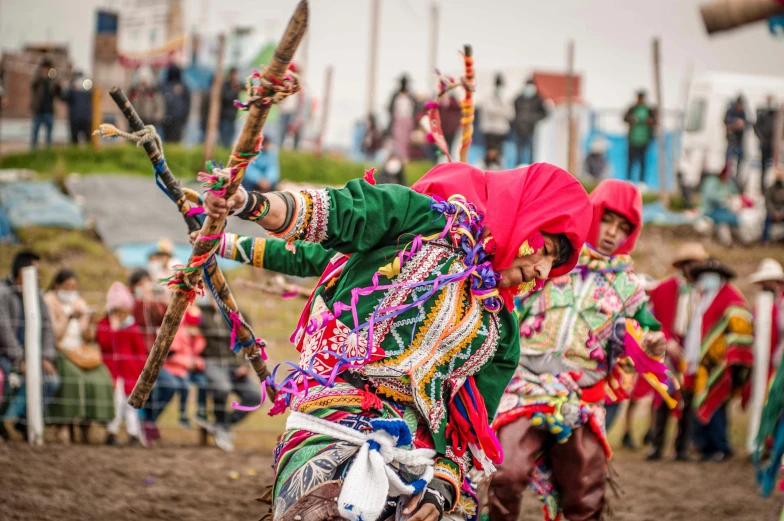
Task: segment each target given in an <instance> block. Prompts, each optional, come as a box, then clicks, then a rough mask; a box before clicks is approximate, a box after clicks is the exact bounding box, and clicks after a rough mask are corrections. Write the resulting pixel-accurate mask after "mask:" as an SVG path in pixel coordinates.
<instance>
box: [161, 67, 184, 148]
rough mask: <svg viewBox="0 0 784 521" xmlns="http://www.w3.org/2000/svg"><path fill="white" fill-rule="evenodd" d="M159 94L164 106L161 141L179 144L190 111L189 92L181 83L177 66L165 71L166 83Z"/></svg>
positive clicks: (180, 72) (180, 73)
mask: <svg viewBox="0 0 784 521" xmlns="http://www.w3.org/2000/svg"><path fill="white" fill-rule="evenodd" d="M161 93H162V94H163V104H164V116H163V139H164V140H166V141H167V142H169V143H179V142H180V141H182V129H183V128H184V127H185V124H186V123H187V122H188V114H189V113H190V110H191V91H190V90H189V89H188V87H187V86H186V85H185V83H183V81H182V70H181V69H180V68H179V67H178V66H177V65H170V66H169V68H168V70H167V71H166V82H165V83H164V84H163V87H162V88H161Z"/></svg>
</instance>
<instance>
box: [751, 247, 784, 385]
mask: <svg viewBox="0 0 784 521" xmlns="http://www.w3.org/2000/svg"><path fill="white" fill-rule="evenodd" d="M749 282H751V283H752V284H755V285H756V286H757V288H758V289H759V290H760V291H763V292H765V291H766V292H769V293H771V294H772V295H773V307H772V309H771V317H770V328H771V331H770V374H772V373H773V372H774V371H776V370H778V368H779V367H780V366H781V357H782V352H783V351H784V292H783V291H784V268H782V267H781V264H780V263H779V262H778V261H777V260H776V259H762V261H761V262H760V264H759V268H758V269H757V271H756V272H755V273H753V274H752V275H751V277H749ZM757 311H758V310H757V309H755V310H754V314H755V315H756V314H757Z"/></svg>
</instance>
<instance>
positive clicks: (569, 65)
mask: <svg viewBox="0 0 784 521" xmlns="http://www.w3.org/2000/svg"><path fill="white" fill-rule="evenodd" d="M574 91H575V85H574V40H569V43H568V44H567V46H566V120H567V133H568V134H567V135H568V138H567V148H568V151H567V154H568V156H567V168H566V169H567V170H568V171H569V173H570V174H572V175H574V176H576V175H577V127H576V126H575V123H574V94H575V92H574Z"/></svg>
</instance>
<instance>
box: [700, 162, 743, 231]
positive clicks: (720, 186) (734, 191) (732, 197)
mask: <svg viewBox="0 0 784 521" xmlns="http://www.w3.org/2000/svg"><path fill="white" fill-rule="evenodd" d="M700 193H701V195H702V213H703V214H704V215H705V216H706V217H708V218H709V219H710V220H711V221H713V224H714V226H716V227H717V229H716V233H717V237H718V239H719V241H720V242H722V243H723V244H724V245H725V246H726V245H729V244H732V231H733V230H736V229H737V228H738V225H739V224H740V221H739V219H738V213H739V212H740V208H741V205H742V203H741V200H740V196H739V194H738V187H737V185H736V184H735V181H733V180H732V179H731V178H730V171H729V168H728V167H726V166H725V167H724V169H723V170H722V171H721V173H719V174H711V173H706V174H705V175H704V176H703V180H702V185H701V186H700Z"/></svg>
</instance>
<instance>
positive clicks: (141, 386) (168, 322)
mask: <svg viewBox="0 0 784 521" xmlns="http://www.w3.org/2000/svg"><path fill="white" fill-rule="evenodd" d="M307 25H308V3H307V0H302V1H301V2H300V3H299V4H298V5H297V8H296V10H295V11H294V15H293V16H292V17H291V20H290V21H289V24H288V27H287V28H286V32H285V33H284V34H283V38H282V39H281V41H280V43H279V44H278V46H277V48H276V49H275V54H274V56H273V58H272V61H271V62H270V64H269V66H268V67H267V69H266V71H265V77H266V78H268V79H270V80H272V81H273V82H280V80H281V79H283V78H284V76H285V75H286V71H287V70H288V66H289V63H291V59H292V57H293V56H294V52H295V51H296V50H297V47H298V46H299V43H300V41H301V40H302V36H303V35H304V34H305V30H306V29H307ZM249 94H250V93H249ZM269 94H270V95H271V94H272V93H269ZM271 106H272V104H271V103H269V102H267V103H265V102H264V101H263V99H257V100H255V101H254V100H250V98H249V107H248V117H247V119H246V120H245V124H244V126H243V127H242V132H241V133H240V136H239V138H238V140H237V142H236V143H235V145H234V150H233V152H232V155H231V158H230V159H229V162H228V165H227V168H230V169H232V168H233V169H235V170H234V171H233V175H232V177H231V180H230V182H229V183H228V184H227V185H226V186H225V195H224V197H225V198H226V199H228V198H229V197H231V196H232V195H234V194H235V193H236V191H237V189H238V188H239V186H240V184H241V183H242V177H243V175H244V174H245V166H246V165H247V158H248V157H250V156H252V155H253V154H255V153H257V152H258V147H259V145H260V137H261V129H262V127H263V126H264V122H265V121H266V119H267V115H268V114H269V111H270V108H271ZM225 225H226V217H225V216H223V217H220V218H217V219H213V218H211V217H209V216H208V217H207V218H206V219H205V221H204V224H203V225H202V227H201V231H200V232H199V237H198V238H197V240H196V241H195V243H194V246H193V252H192V253H191V257H190V259H189V260H188V267H187V268H186V270H185V271H181V272H179V273H180V274H179V277H180V278H179V280H178V282H179V284H180V286H181V288H180V289H181V290H180V291H177V292H175V293H174V294H173V297H172V300H171V302H170V304H169V307H168V309H167V310H166V315H165V316H164V318H163V324H162V325H161V327H160V330H159V332H158V336H157V338H156V339H155V344H153V346H152V349H151V350H150V354H149V356H148V357H147V362H146V363H145V364H144V369H143V370H142V373H141V375H140V376H139V379H138V380H137V381H136V386H135V387H134V388H133V392H132V393H131V396H130V398H129V399H128V403H130V404H131V405H132V406H133V407H136V408H137V409H138V408H141V407H142V406H143V405H144V402H146V401H147V399H148V398H149V396H150V393H151V392H152V388H153V385H154V384H155V380H156V379H157V378H158V374H159V373H160V371H161V368H162V367H163V363H164V361H165V360H166V357H167V356H168V354H169V348H170V347H171V343H172V340H173V339H174V335H175V333H176V332H177V328H178V327H179V325H180V322H181V321H182V317H183V315H184V314H185V310H186V308H187V307H188V305H189V304H190V302H192V300H193V298H194V295H195V292H196V290H197V288H198V287H199V285H200V284H201V278H202V270H201V269H193V268H202V267H203V266H204V265H205V262H206V259H209V258H210V256H211V255H212V253H213V252H214V251H215V249H216V248H217V246H218V244H219V242H220V239H216V237H220V236H221V234H222V233H223V229H224V227H225ZM213 264H214V261H213ZM238 334H239V338H238V340H239V342H240V343H241V344H242V345H243V346H248V347H246V348H245V352H246V355H247V357H248V358H249V360H250V361H251V364H252V365H253V368H254V370H255V371H256V374H257V375H258V376H259V378H260V379H261V380H262V381H264V380H266V378H267V377H268V376H269V374H270V373H269V370H268V369H267V366H266V364H265V363H264V361H263V359H262V357H261V351H260V348H259V346H258V345H257V344H256V342H255V339H254V338H251V336H250V333H249V330H248V329H246V328H242V329H240V330H239V331H238ZM243 335H244V336H243Z"/></svg>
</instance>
